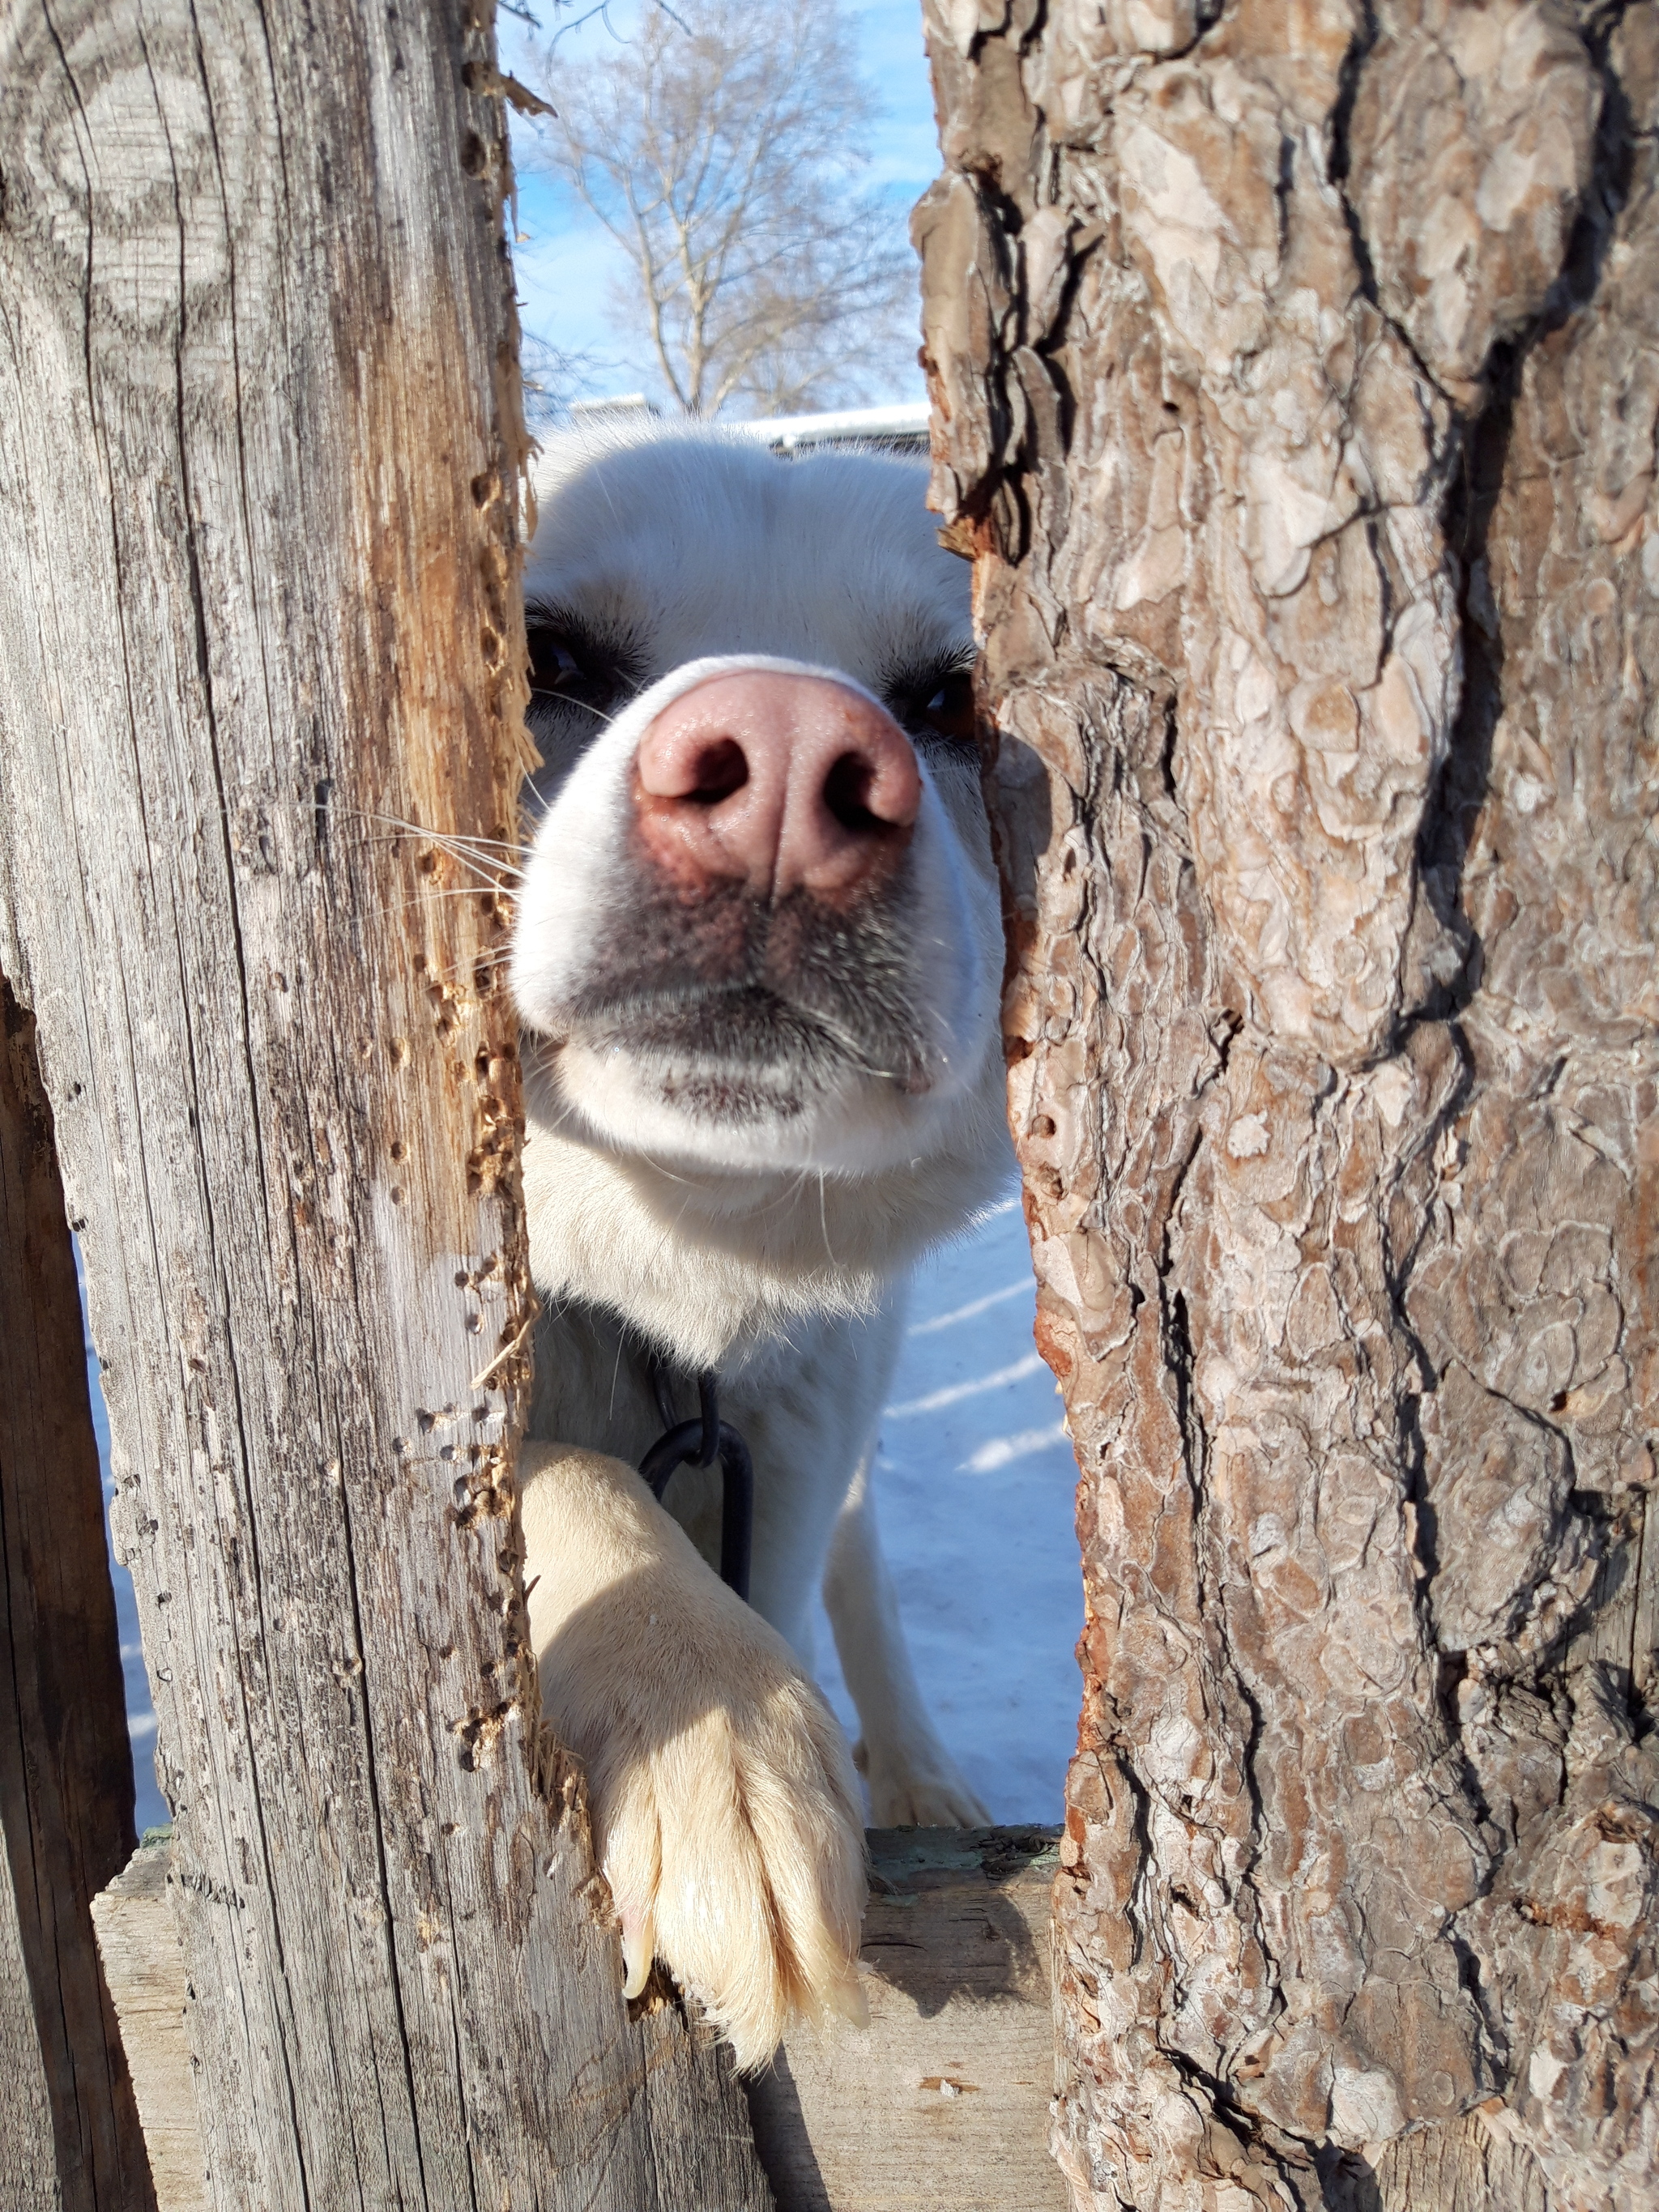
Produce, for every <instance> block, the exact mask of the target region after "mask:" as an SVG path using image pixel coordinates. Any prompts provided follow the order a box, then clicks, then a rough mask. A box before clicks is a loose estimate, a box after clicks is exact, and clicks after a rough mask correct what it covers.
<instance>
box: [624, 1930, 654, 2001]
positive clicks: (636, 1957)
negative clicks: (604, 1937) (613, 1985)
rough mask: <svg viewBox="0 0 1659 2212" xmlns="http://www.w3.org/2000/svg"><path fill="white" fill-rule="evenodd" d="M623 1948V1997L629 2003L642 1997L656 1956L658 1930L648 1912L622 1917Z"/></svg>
mask: <svg viewBox="0 0 1659 2212" xmlns="http://www.w3.org/2000/svg"><path fill="white" fill-rule="evenodd" d="M622 1946H623V1996H625V1997H626V1998H628V2000H629V2002H630V2003H631V2002H632V2001H633V2000H634V1998H635V1997H638V1996H644V1994H645V1985H646V1984H647V1982H648V1981H649V1980H650V1978H651V1961H652V1960H653V1958H654V1957H655V1956H656V1950H657V1931H656V1927H655V1924H654V1923H653V1919H652V1917H651V1914H650V1913H649V1911H645V1912H624V1913H623V1924H622Z"/></svg>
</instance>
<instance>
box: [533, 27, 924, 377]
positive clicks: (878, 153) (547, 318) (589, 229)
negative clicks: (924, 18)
mask: <svg viewBox="0 0 1659 2212" xmlns="http://www.w3.org/2000/svg"><path fill="white" fill-rule="evenodd" d="M527 4H528V5H529V7H530V9H531V10H532V13H533V14H534V15H537V16H538V17H539V19H540V21H541V23H542V26H543V28H544V31H549V32H550V31H552V30H553V29H555V28H556V26H557V24H558V22H559V21H560V20H561V18H565V19H568V17H569V16H571V15H580V12H581V7H580V4H578V5H575V6H571V5H566V6H564V7H562V8H561V7H556V6H554V5H552V4H550V0H527ZM757 4H764V0H757ZM844 5H845V6H846V11H847V14H848V16H849V18H850V19H851V20H852V21H853V22H854V24H855V25H856V27H857V31H858V40H859V54H860V61H861V63H862V65H863V68H864V72H865V75H866V77H867V78H868V79H869V80H870V82H871V83H872V86H873V87H874V88H875V89H876V91H877V94H878V97H879V99H880V100H881V102H882V107H883V113H882V117H881V120H880V123H879V125H878V129H877V131H876V134H875V138H874V142H873V145H872V154H873V156H874V160H873V163H872V171H871V175H872V181H873V182H875V183H877V184H878V185H880V186H881V187H882V189H883V191H884V193H885V194H886V195H887V197H888V198H889V199H890V202H891V204H892V209H893V222H894V226H895V228H896V230H897V231H898V232H899V234H901V235H902V234H903V230H904V226H905V223H906V222H907V220H908V216H909V211H910V209H911V208H912V206H913V205H914V204H915V202H916V201H917V200H918V199H919V198H920V197H921V194H922V193H923V192H924V191H926V190H927V186H928V185H930V184H931V183H932V182H933V179H934V177H935V176H936V175H937V174H938V173H939V145H938V141H937V139H936V137H935V136H934V131H933V93H932V89H931V88H930V86H929V84H928V81H927V59H926V57H925V56H924V54H923V52H922V43H921V6H920V4H919V0H844ZM636 13H637V0H614V4H613V5H612V6H611V8H610V9H609V10H608V26H607V21H606V20H605V18H602V17H596V18H594V19H593V20H592V21H590V22H588V23H586V24H584V25H583V26H582V27H580V29H578V30H574V31H572V32H570V33H568V34H567V35H566V36H565V37H564V38H562V40H560V42H559V46H558V53H559V55H560V56H563V55H566V54H568V55H570V56H571V57H572V58H574V57H576V56H578V55H580V56H582V57H584V58H585V57H586V56H587V55H589V54H592V53H596V52H600V51H601V50H602V49H603V48H604V47H605V46H606V45H607V44H609V43H611V41H612V40H613V39H614V38H615V37H617V36H618V35H621V36H626V35H627V31H628V27H629V24H630V22H631V21H633V20H634V17H635V14H636ZM496 20H497V25H498V28H499V32H500V36H501V57H502V62H503V64H504V66H505V67H507V69H509V70H514V71H515V73H516V74H518V75H520V76H525V77H526V81H527V82H529V81H533V79H532V78H531V76H530V71H529V67H528V64H527V63H526V46H527V43H528V41H529V40H530V38H531V33H529V32H528V31H527V29H526V27H525V26H523V25H521V24H520V23H518V22H515V21H514V20H513V17H512V16H510V15H500V16H498V17H497V19H496ZM536 135H537V126H535V125H526V124H524V123H522V122H520V120H519V118H513V150H514V162H515V166H516V167H517V171H518V179H519V230H520V240H519V242H518V244H517V245H516V246H515V247H514V249H513V253H514V267H515V269H516V270H517V274H518V280H519V299H520V319H521V320H522V322H523V325H524V327H525V329H526V331H529V332H531V333H532V334H533V335H534V336H536V337H541V338H544V339H546V340H547V341H548V343H550V344H552V345H555V346H557V347H559V348H561V349H562V350H564V351H566V352H569V353H586V354H590V355H592V356H593V357H594V362H595V367H594V369H593V372H592V376H591V378H590V380H589V381H590V384H591V386H592V393H593V394H594V395H595V396H598V395H601V394H604V393H606V392H631V391H639V390H641V389H647V390H649V389H652V388H653V386H654V384H655V379H654V377H653V373H652V368H651V364H650V360H649V357H648V355H647V351H646V349H645V348H644V347H643V346H642V345H641V344H640V343H638V342H637V341H636V340H635V339H634V338H632V337H630V336H629V333H628V332H627V331H623V330H621V329H619V328H618V327H617V323H616V320H615V319H614V317H613V314H612V312H611V306H610V293H611V280H612V277H613V276H616V275H617V273H618V272H619V271H620V270H624V269H625V268H626V263H625V262H624V260H623V256H622V254H621V252H620V251H619V249H618V248H617V246H615V245H614V244H613V243H612V241H611V239H610V238H609V237H608V235H607V234H606V233H605V231H604V230H603V229H602V228H601V227H600V226H599V223H598V222H595V221H594V219H593V217H592V216H590V215H589V214H588V213H587V212H586V210H585V209H584V208H582V207H581V206H580V204H577V203H575V202H574V201H573V199H572V198H571V197H570V195H569V194H568V193H567V192H565V191H562V190H561V189H560V188H559V187H558V186H557V185H555V184H554V183H552V182H551V180H550V179H549V178H548V177H546V176H545V175H544V174H543V173H540V172H539V171H538V169H537V167H536V166H535V158H534V157H535V138H536ZM923 397H925V393H924V389H923V386H922V380H921V371H920V369H918V368H915V367H914V365H910V364H907V363H906V362H902V361H900V362H895V365H894V379H893V383H892V386H891V389H890V390H889V391H885V392H874V393H872V398H877V399H881V400H905V399H921V398H923Z"/></svg>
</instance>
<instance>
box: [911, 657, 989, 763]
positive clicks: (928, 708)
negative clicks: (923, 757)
mask: <svg viewBox="0 0 1659 2212" xmlns="http://www.w3.org/2000/svg"><path fill="white" fill-rule="evenodd" d="M896 712H897V716H898V720H900V721H901V722H902V723H903V725H904V726H905V728H906V729H908V731H909V732H910V733H911V735H912V736H913V737H918V738H930V737H933V738H944V739H945V741H946V742H947V743H948V744H953V745H963V746H966V747H969V748H970V749H971V747H972V746H973V744H974V678H973V671H972V670H971V669H967V668H951V669H945V670H943V671H939V670H936V671H934V672H933V674H932V675H931V676H927V677H924V678H922V680H921V682H920V683H919V684H915V685H914V686H908V687H906V692H905V696H903V697H902V700H901V701H899V702H896Z"/></svg>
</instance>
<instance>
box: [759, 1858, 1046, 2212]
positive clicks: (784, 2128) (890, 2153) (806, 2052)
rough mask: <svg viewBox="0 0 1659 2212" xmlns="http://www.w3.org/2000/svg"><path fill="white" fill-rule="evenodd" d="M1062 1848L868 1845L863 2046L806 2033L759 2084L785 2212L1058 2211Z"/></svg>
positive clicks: (850, 2035) (859, 2038) (768, 2159)
mask: <svg viewBox="0 0 1659 2212" xmlns="http://www.w3.org/2000/svg"><path fill="white" fill-rule="evenodd" d="M1058 1835H1059V1831H1058V1830H1056V1829H1052V1828H965V1829H959V1828H884V1829H874V1830H872V1832H871V1835H870V1855H871V1875H872V1879H871V1897H870V1908H869V1911H868V1912H867V1913H866V1917H865V1923H864V1945H863V1960H862V1964H863V1977H862V1978H863V1983H864V1990H865V1994H866V1998H867V1999H868V2002H869V2006H870V2027H869V2029H868V2031H867V2032H866V2033H863V2034H859V2033H854V2031H852V2030H851V2029H842V2030H840V2031H839V2032H836V2031H834V2030H831V2029H829V2028H824V2029H822V2030H817V2031H814V2030H811V2029H808V2028H800V2029H798V2030H797V2031H796V2032H795V2033H793V2034H792V2035H791V2036H790V2037H789V2039H788V2041H787V2044H786V2045H785V2046H784V2049H783V2050H782V2051H781V2052H780V2053H779V2056H778V2058H777V2060H776V2063H775V2065H774V2066H773V2068H772V2070H771V2071H770V2072H769V2073H768V2074H764V2075H761V2077H760V2078H759V2079H758V2080H757V2081H753V2082H751V2083H750V2088H749V2106H750V2113H751V2115H752V2117H753V2119H754V2123H755V2141H756V2143H757V2147H758V2148H759V2151H760V2154H761V2162H762V2164H763V2166H765V2168H766V2170H767V2174H768V2176H769V2179H770V2181H771V2184H772V2188H773V2192H774V2194H775V2196H776V2197H777V2200H778V2212H908V2208H911V2207H917V2208H919V2207H921V2206H927V2207H929V2208H930V2209H931V2208H934V2207H938V2206H940V2205H949V2206H950V2207H951V2212H1050V2209H1051V2208H1052V2209H1053V2212H1062V2208H1063V2207H1064V2205H1065V2202H1066V2193H1065V2190H1064V2187H1063V2185H1062V2184H1061V2181H1060V2173H1059V2171H1058V2169H1057V2168H1056V2167H1055V2166H1054V2163H1053V2161H1052V2160H1051V2159H1050V2158H1049V2156H1048V2105H1049V2100H1050V2099H1051V2098H1052V2096H1053V2095H1054V2024H1053V2018H1052V2014H1051V2009H1050V2002H1049V1973H1048V1918H1049V1889H1050V1887H1051V1884H1052V1882H1053V1879H1054V1869H1055V1867H1056V1865H1057V1864H1058V1857H1057V1839H1058Z"/></svg>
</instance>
